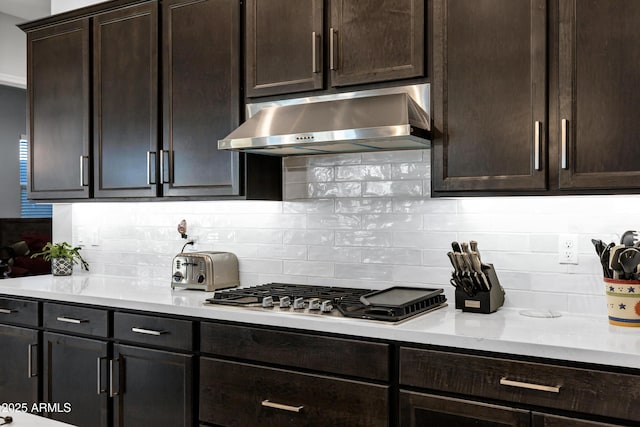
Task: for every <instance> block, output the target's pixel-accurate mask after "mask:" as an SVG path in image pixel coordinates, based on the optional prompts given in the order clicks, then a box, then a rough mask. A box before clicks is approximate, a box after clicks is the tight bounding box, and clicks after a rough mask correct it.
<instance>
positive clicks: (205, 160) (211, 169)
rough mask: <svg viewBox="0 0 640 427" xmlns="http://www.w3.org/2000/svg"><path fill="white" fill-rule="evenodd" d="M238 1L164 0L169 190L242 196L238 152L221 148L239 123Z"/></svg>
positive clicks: (164, 163)
mask: <svg viewBox="0 0 640 427" xmlns="http://www.w3.org/2000/svg"><path fill="white" fill-rule="evenodd" d="M239 9H240V4H239V2H238V1H237V0H195V1H194V0H170V1H167V2H164V3H163V19H164V21H163V27H164V28H163V37H164V43H163V44H164V52H163V54H164V57H163V62H164V74H163V80H164V142H163V145H164V147H163V151H162V152H161V154H162V155H161V157H162V158H161V166H160V170H161V176H162V183H163V193H164V195H165V196H205V195H209V196H219V195H239V193H240V170H239V156H240V155H239V154H238V153H236V152H231V151H223V150H218V139H222V138H224V137H225V136H226V135H228V134H229V133H230V132H231V131H232V130H233V129H235V128H236V127H237V126H238V123H239V114H240V106H239V98H240V83H239V80H240V75H239V73H240V66H239V60H240V30H239V28H240V10H239Z"/></svg>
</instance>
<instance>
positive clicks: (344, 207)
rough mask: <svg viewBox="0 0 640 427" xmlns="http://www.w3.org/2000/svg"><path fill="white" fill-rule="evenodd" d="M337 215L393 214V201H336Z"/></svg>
mask: <svg viewBox="0 0 640 427" xmlns="http://www.w3.org/2000/svg"><path fill="white" fill-rule="evenodd" d="M335 209H336V213H391V212H392V211H393V199H383V198H376V199H336V204H335Z"/></svg>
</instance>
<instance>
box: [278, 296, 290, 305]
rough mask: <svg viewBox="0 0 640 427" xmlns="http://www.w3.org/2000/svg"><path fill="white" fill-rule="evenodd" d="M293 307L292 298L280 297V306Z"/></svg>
mask: <svg viewBox="0 0 640 427" xmlns="http://www.w3.org/2000/svg"><path fill="white" fill-rule="evenodd" d="M289 307H291V298H289V297H287V296H284V297H280V308H289Z"/></svg>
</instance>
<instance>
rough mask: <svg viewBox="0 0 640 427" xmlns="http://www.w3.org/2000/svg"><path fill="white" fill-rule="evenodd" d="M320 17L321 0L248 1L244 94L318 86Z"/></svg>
mask: <svg viewBox="0 0 640 427" xmlns="http://www.w3.org/2000/svg"><path fill="white" fill-rule="evenodd" d="M323 22H324V21H323V0H297V1H294V2H292V1H291V0H247V6H246V27H245V33H246V41H247V42H246V43H247V46H246V55H245V58H246V94H247V96H249V97H254V96H264V95H277V94H283V93H293V92H301V91H308V90H315V89H322V88H323V72H322V70H323V68H322V67H323V64H322V59H323V55H322V53H323V48H322V45H323V40H324V36H323Z"/></svg>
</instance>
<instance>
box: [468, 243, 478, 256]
mask: <svg viewBox="0 0 640 427" xmlns="http://www.w3.org/2000/svg"><path fill="white" fill-rule="evenodd" d="M469 246H471V252H475V253H476V255H478V259H480V252H478V242H477V241H475V240H469Z"/></svg>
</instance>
